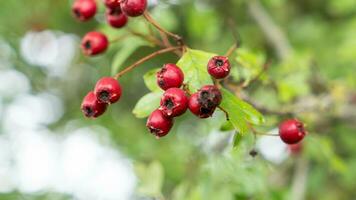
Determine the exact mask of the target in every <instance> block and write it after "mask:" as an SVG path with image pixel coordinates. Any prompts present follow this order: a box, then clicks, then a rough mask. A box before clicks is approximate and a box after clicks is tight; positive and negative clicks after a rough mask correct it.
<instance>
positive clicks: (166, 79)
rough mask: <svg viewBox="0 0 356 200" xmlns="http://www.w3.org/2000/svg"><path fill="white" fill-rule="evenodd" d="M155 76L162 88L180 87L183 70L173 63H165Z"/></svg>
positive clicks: (182, 79)
mask: <svg viewBox="0 0 356 200" xmlns="http://www.w3.org/2000/svg"><path fill="white" fill-rule="evenodd" d="M156 77H157V84H158V86H159V87H160V88H162V89H163V90H168V89H169V88H180V87H181V86H182V84H183V81H184V74H183V71H182V70H181V69H180V68H179V67H178V66H177V65H175V64H165V65H164V66H163V67H162V68H161V70H160V71H159V72H157V76H156Z"/></svg>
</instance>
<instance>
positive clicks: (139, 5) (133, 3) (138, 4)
mask: <svg viewBox="0 0 356 200" xmlns="http://www.w3.org/2000/svg"><path fill="white" fill-rule="evenodd" d="M146 7H147V0H122V1H121V9H122V11H123V12H124V13H125V14H126V15H127V16H130V17H137V16H140V15H142V14H143V13H144V12H145V10H146Z"/></svg>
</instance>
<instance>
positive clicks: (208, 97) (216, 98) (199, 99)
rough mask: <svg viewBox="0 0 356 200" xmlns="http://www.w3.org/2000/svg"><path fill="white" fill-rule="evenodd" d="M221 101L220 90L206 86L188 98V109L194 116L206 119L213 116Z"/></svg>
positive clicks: (212, 86)
mask: <svg viewBox="0 0 356 200" xmlns="http://www.w3.org/2000/svg"><path fill="white" fill-rule="evenodd" d="M221 100H222V95H221V92H220V90H219V89H218V88H217V87H216V86H214V85H207V86H204V87H202V88H201V89H200V90H199V91H198V92H197V93H194V94H193V95H192V96H191V97H190V99H189V104H188V107H189V110H190V111H191V112H192V113H193V114H194V115H196V116H198V117H200V118H208V117H211V116H212V115H213V113H214V111H215V109H216V107H217V106H219V105H220V103H221Z"/></svg>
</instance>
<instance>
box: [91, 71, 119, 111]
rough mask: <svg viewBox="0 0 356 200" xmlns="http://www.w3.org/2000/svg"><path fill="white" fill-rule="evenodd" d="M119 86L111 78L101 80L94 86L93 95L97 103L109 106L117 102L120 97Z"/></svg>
mask: <svg viewBox="0 0 356 200" xmlns="http://www.w3.org/2000/svg"><path fill="white" fill-rule="evenodd" d="M121 92H122V90H121V86H120V84H119V82H118V81H117V80H116V79H114V78H112V77H104V78H101V79H100V80H99V81H98V82H97V83H96V85H95V89H94V93H95V95H96V97H97V99H98V101H100V102H103V103H107V104H111V103H115V102H117V101H119V99H120V97H121Z"/></svg>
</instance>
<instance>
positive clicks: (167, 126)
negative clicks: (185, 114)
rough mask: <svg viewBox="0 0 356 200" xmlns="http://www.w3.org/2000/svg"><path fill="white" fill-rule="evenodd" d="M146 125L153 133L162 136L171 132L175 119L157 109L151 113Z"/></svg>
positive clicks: (158, 136)
mask: <svg viewBox="0 0 356 200" xmlns="http://www.w3.org/2000/svg"><path fill="white" fill-rule="evenodd" d="M146 126H147V128H148V129H149V130H150V132H151V133H152V134H153V135H155V136H156V137H157V138H160V137H163V136H165V135H167V134H168V133H169V131H170V130H171V128H172V126H173V119H172V118H168V117H166V116H164V114H163V113H162V112H161V111H160V110H158V109H157V110H155V111H153V112H152V113H151V115H150V117H149V118H148V120H147V124H146Z"/></svg>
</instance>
